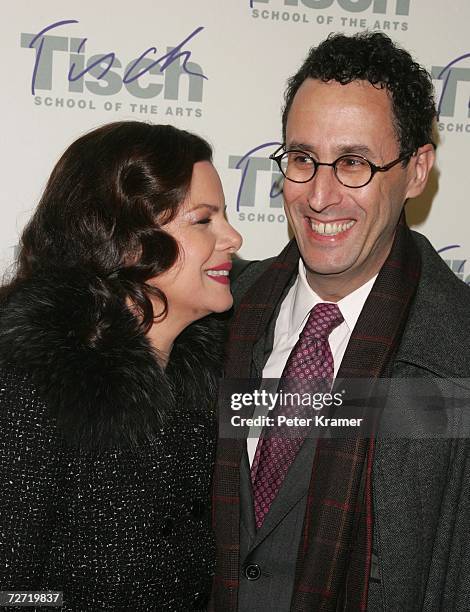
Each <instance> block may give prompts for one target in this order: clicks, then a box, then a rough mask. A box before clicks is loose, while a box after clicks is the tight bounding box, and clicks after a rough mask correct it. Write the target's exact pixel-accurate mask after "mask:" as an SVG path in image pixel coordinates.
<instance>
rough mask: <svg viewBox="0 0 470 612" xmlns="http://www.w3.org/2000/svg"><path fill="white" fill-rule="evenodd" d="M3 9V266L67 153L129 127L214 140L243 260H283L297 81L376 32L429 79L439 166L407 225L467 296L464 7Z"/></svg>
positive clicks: (349, 2) (44, 4) (153, 3)
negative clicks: (285, 157)
mask: <svg viewBox="0 0 470 612" xmlns="http://www.w3.org/2000/svg"><path fill="white" fill-rule="evenodd" d="M2 9H3V10H2V20H1V24H0V32H1V40H2V46H1V72H2V74H3V83H2V85H3V86H2V95H1V98H0V116H1V117H2V119H3V121H2V147H1V152H0V155H1V172H2V175H1V176H2V189H1V216H2V218H1V221H2V222H1V224H0V237H1V251H0V263H1V266H2V268H3V267H5V265H6V264H8V263H9V262H11V261H12V259H13V252H14V248H15V245H16V244H17V241H18V234H19V232H20V231H21V229H22V227H23V225H24V223H25V221H26V220H27V218H28V217H29V216H30V214H31V210H32V209H33V208H34V206H35V204H36V203H37V201H38V199H39V196H40V193H41V190H42V189H43V187H44V184H45V181H46V179H47V177H48V175H49V173H50V171H51V169H52V167H53V165H54V163H55V161H56V160H57V158H58V157H59V155H60V154H61V152H62V151H63V150H64V149H65V148H66V146H67V145H68V144H70V143H71V142H72V140H74V139H75V138H76V137H78V136H79V135H80V134H82V133H83V132H84V131H87V130H90V129H91V128H93V127H96V126H98V125H100V124H102V123H105V122H109V121H114V120H118V119H141V120H145V121H153V122H155V123H157V122H160V123H173V124H175V125H177V126H178V127H182V128H186V129H189V130H192V131H195V132H197V133H199V134H201V135H202V136H204V137H205V138H207V139H208V140H209V141H210V142H211V143H212V144H213V146H214V149H215V164H216V166H217V168H218V170H219V172H220V174H221V177H222V181H223V184H224V188H225V194H226V199H227V208H228V216H229V219H230V221H231V222H232V223H233V225H234V226H235V227H236V228H237V229H238V230H239V231H240V232H241V233H242V235H243V236H244V239H245V243H244V246H243V248H242V251H241V255H242V256H243V257H245V258H248V259H254V258H256V259H259V258H263V257H266V256H270V255H273V254H275V253H277V252H278V251H279V250H280V249H281V248H282V246H283V245H284V244H285V243H286V241H287V239H288V233H287V224H286V220H285V216H284V214H283V209H282V196H280V195H278V194H276V193H275V191H276V190H275V188H274V189H273V187H272V186H273V183H274V182H275V180H276V178H277V175H276V172H275V168H274V166H272V164H271V162H270V161H269V160H268V155H269V154H270V153H271V152H272V151H273V150H274V148H275V147H276V146H277V145H276V144H275V143H278V142H280V140H281V124H280V109H281V106H282V100H283V92H284V88H285V83H286V79H287V78H288V77H289V76H291V75H292V74H293V73H294V72H295V71H296V70H297V68H298V67H299V65H300V63H301V61H302V60H303V58H304V57H305V55H306V53H307V50H308V48H309V47H310V46H312V45H315V44H317V43H318V42H319V41H320V40H322V39H323V38H325V37H326V36H327V35H328V34H329V33H330V32H332V31H343V32H345V33H353V32H355V31H359V30H363V29H366V28H367V29H370V30H374V29H375V30H382V31H384V32H386V33H388V34H389V35H390V36H392V37H393V38H394V39H395V40H397V41H398V42H399V43H401V44H402V45H403V46H404V47H405V48H407V49H408V50H409V51H411V53H412V54H413V55H414V57H415V58H416V59H417V60H418V61H419V62H420V63H422V64H424V65H425V66H426V67H427V68H428V70H429V71H430V72H431V73H432V74H433V77H434V83H435V87H436V93H437V99H438V101H439V107H440V111H441V114H440V121H439V136H440V145H439V148H438V164H437V168H436V171H435V172H434V174H433V176H432V178H431V181H430V184H429V186H428V188H427V190H426V193H425V194H424V195H423V196H422V197H421V198H419V200H415V201H412V202H411V203H410V205H409V210H408V219H409V221H410V222H411V224H412V225H413V226H414V227H416V228H418V229H419V230H420V231H422V232H423V233H424V234H426V235H427V236H428V237H429V238H430V240H431V242H432V243H433V244H434V246H435V247H436V248H437V249H438V250H440V251H442V256H443V258H444V259H445V260H446V261H447V263H448V265H449V266H450V267H451V268H452V269H453V270H454V272H455V273H456V274H458V275H459V276H460V277H461V278H463V279H464V280H465V281H466V282H467V283H469V284H470V263H467V261H466V260H467V257H468V256H469V255H470V235H469V231H468V230H469V226H470V203H469V195H468V194H469V192H470V171H469V146H468V143H469V141H470V104H469V99H470V40H469V36H468V31H469V24H470V2H469V1H468V0H452V2H448V0H197V2H196V1H193V2H188V0H139V1H138V2H134V3H124V2H123V3H120V2H115V1H112V2H111V1H110V0H100V1H97V2H95V3H93V5H92V3H91V2H90V3H86V2H80V3H79V2H72V1H69V0H16V1H15V2H14V3H13V2H9V3H6V4H5V5H4V6H3V7H2ZM41 32H42V34H41ZM172 49H173V51H172ZM139 58H141V59H140V60H139ZM157 60H160V62H159V63H158V64H156V63H155V62H156V61H157ZM160 68H163V70H162V71H160ZM106 70H107V72H106V74H103V75H102V78H98V77H99V76H100V74H101V73H103V72H105V71H106Z"/></svg>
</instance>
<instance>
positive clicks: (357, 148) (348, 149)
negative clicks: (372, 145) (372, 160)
mask: <svg viewBox="0 0 470 612" xmlns="http://www.w3.org/2000/svg"><path fill="white" fill-rule="evenodd" d="M337 151H338V153H339V154H340V155H346V154H348V153H353V154H358V155H364V156H365V157H367V156H368V155H371V153H372V151H371V150H370V149H369V147H368V146H367V145H364V144H354V143H352V144H345V145H341V146H340V147H338V149H337Z"/></svg>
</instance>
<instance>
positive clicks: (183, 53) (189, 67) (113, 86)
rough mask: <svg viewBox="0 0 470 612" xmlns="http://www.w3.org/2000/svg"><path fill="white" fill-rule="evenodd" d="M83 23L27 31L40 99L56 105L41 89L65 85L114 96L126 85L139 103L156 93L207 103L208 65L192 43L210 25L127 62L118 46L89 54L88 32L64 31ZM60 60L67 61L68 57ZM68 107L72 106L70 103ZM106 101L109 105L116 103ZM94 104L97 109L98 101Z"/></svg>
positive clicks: (34, 86) (77, 90)
mask: <svg viewBox="0 0 470 612" xmlns="http://www.w3.org/2000/svg"><path fill="white" fill-rule="evenodd" d="M78 23H79V22H78V20H76V19H66V20H62V21H57V22H54V23H52V24H50V25H47V26H46V27H44V28H43V29H42V30H40V31H39V32H38V33H36V34H31V33H25V32H23V33H22V34H21V39H20V42H21V47H23V48H25V49H31V50H32V51H33V52H34V62H33V66H32V73H31V94H32V95H33V96H35V104H37V105H40V104H41V103H43V104H45V105H49V106H51V105H53V104H52V103H51V104H47V102H46V100H52V101H53V98H52V97H50V96H48V97H46V98H44V97H42V96H39V95H37V94H38V93H43V92H52V91H53V90H57V89H59V90H62V91H63V89H64V87H66V88H67V91H68V93H71V94H72V95H73V94H83V93H88V94H92V95H93V96H100V97H101V96H102V97H107V98H108V99H109V97H110V96H115V95H116V94H119V93H120V92H121V91H122V90H125V91H127V92H128V94H130V95H131V96H132V97H133V98H135V99H137V100H136V101H139V102H143V101H148V100H152V101H153V100H154V99H155V98H160V99H163V100H168V101H169V100H172V101H180V102H181V101H182V100H183V101H184V102H196V103H200V102H202V99H203V85H204V81H205V80H206V79H207V76H206V75H205V74H204V72H203V69H202V67H201V66H200V65H199V64H197V63H195V62H194V61H192V59H191V51H190V50H189V48H188V45H189V44H190V42H191V40H192V39H194V38H195V37H196V36H197V35H199V34H200V32H201V31H203V30H204V28H203V27H202V26H199V27H197V28H196V29H195V30H194V31H193V32H191V33H190V34H189V35H188V36H186V37H185V38H184V39H183V40H182V41H181V42H179V43H177V44H176V45H174V46H167V47H166V50H165V51H164V52H161V51H159V50H158V49H157V47H155V46H152V47H148V48H147V49H145V50H144V51H143V52H142V53H141V54H140V55H139V56H138V57H136V58H132V59H130V60H126V61H124V60H123V58H122V57H118V55H117V53H116V52H115V51H106V52H105V53H103V52H99V53H93V54H92V55H89V56H87V53H86V52H87V44H89V41H88V39H87V38H86V37H75V36H67V35H65V34H64V29H65V28H66V27H71V26H74V27H75V26H76V25H77V24H78ZM59 53H60V54H68V70H65V71H64V73H62V74H61V73H60V71H59V70H58V69H57V68H56V67H55V66H54V63H55V60H56V59H57V54H59ZM60 65H63V63H62V61H61V62H60ZM144 76H145V77H149V78H147V79H146V81H145V84H144V83H143V82H142V81H141V77H144ZM182 80H184V81H187V82H186V83H185V85H187V87H185V92H183V91H182V89H181V87H180V85H181V81H182ZM59 100H62V102H61V103H59V104H57V106H64V103H63V98H62V99H59ZM95 100H96V99H95ZM72 101H73V98H72ZM89 102H92V100H89ZM68 106H70V107H72V105H70V104H68ZM106 106H107V110H109V106H110V103H108V104H107V105H106ZM117 106H118V107H121V106H122V104H120V103H118V105H117ZM137 106H138V104H131V105H130V107H131V111H132V112H136V108H137ZM141 106H142V105H141ZM88 107H89V108H94V106H93V105H91V106H90V105H88ZM155 108H156V107H155ZM137 112H138V111H137ZM165 114H172V113H165ZM176 114H181V113H176ZM188 114H190V113H188Z"/></svg>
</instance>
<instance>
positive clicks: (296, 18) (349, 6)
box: [249, 0, 411, 31]
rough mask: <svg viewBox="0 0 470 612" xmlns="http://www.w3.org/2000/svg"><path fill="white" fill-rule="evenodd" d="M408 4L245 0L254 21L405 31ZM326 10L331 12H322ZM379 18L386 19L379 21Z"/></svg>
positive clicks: (391, 0) (395, 0)
mask: <svg viewBox="0 0 470 612" xmlns="http://www.w3.org/2000/svg"><path fill="white" fill-rule="evenodd" d="M410 3H411V0H249V7H250V8H251V15H252V17H253V18H254V19H265V20H266V19H267V20H271V21H284V22H291V23H316V24H318V25H328V26H330V25H332V24H334V26H333V27H337V28H352V29H355V30H365V29H370V30H383V31H387V30H388V31H397V30H400V31H406V30H408V22H407V21H403V18H404V17H408V16H409V14H410ZM267 5H268V6H269V8H268V6H267ZM328 10H330V11H332V12H329V13H328V12H322V11H328ZM338 10H339V11H340V14H339V15H338ZM383 16H386V17H387V19H381V17H383ZM367 17H369V19H368V18H367Z"/></svg>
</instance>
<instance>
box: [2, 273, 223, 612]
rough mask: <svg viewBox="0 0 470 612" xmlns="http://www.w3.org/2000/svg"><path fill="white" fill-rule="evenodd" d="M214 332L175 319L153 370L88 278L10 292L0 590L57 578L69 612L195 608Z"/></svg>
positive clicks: (204, 526) (206, 533) (203, 593)
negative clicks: (173, 334)
mask: <svg viewBox="0 0 470 612" xmlns="http://www.w3.org/2000/svg"><path fill="white" fill-rule="evenodd" d="M99 309H101V311H102V312H105V320H106V323H105V324H101V325H99V326H98V327H97V325H96V319H97V312H98V310H99ZM218 329H220V328H219V325H218V324H217V323H214V322H213V321H211V320H209V319H205V320H202V321H200V322H197V323H194V324H192V325H191V326H190V327H188V328H187V329H186V330H185V331H184V332H183V333H182V334H181V335H180V336H179V337H178V338H177V340H176V342H175V345H174V348H173V351H172V353H171V358H170V362H169V364H168V366H167V369H166V371H165V372H163V371H162V370H161V368H160V367H159V365H158V364H157V361H156V359H155V355H154V353H153V352H152V350H151V348H150V345H149V343H148V342H147V340H146V338H145V336H143V335H142V333H141V332H140V331H139V329H138V326H137V322H136V319H135V318H134V317H133V316H132V315H131V314H130V313H129V311H128V310H127V309H126V308H125V307H123V305H122V302H121V303H120V302H119V301H118V300H116V299H113V298H112V297H111V296H110V294H109V293H107V291H106V287H105V283H104V282H103V281H101V280H99V279H98V278H96V277H91V276H90V277H87V275H84V274H73V275H69V277H68V278H64V277H63V276H57V275H50V274H49V276H45V275H44V277H43V278H36V279H35V280H33V281H28V282H26V283H24V285H23V286H22V287H21V288H19V289H17V290H16V291H15V292H14V293H13V295H12V296H11V297H10V298H9V300H8V302H7V303H6V305H4V307H3V309H2V313H1V315H0V364H1V369H0V431H1V434H2V435H1V438H0V490H1V496H0V591H4V590H13V589H14V590H18V589H23V590H61V591H63V593H64V607H63V608H62V609H63V610H67V611H69V610H73V611H76V612H83V611H90V612H98V611H101V610H113V611H124V610H129V611H130V610H132V611H134V610H135V611H146V610H149V611H150V610H152V611H158V612H160V611H163V610H164V611H173V610H174V611H185V612H187V611H188V610H198V609H204V607H205V603H206V600H207V598H208V595H209V590H210V585H211V579H212V574H213V558H214V543H213V537H212V534H211V531H210V526H209V524H210V510H209V489H210V478H211V473H212V466H213V459H214V448H215V438H216V425H215V417H214V401H215V388H216V382H217V378H218V376H219V372H218V368H219V366H220V364H221V356H220V355H219V354H218V347H219V346H220V345H221V340H222V338H221V337H220V336H221V334H220V331H218ZM41 609H42V608H41Z"/></svg>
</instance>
